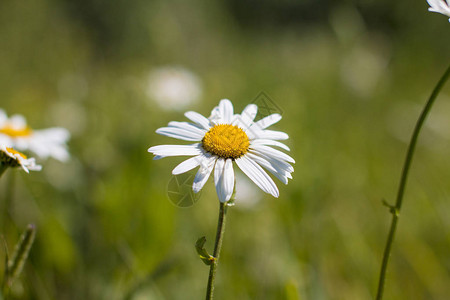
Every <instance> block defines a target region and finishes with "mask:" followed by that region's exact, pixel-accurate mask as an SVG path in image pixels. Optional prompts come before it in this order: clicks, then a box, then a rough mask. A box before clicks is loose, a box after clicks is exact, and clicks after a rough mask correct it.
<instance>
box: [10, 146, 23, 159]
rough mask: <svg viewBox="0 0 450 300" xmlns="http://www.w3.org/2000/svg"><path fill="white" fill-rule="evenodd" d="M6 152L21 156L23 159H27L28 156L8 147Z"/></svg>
mask: <svg viewBox="0 0 450 300" xmlns="http://www.w3.org/2000/svg"><path fill="white" fill-rule="evenodd" d="M6 150H8V152H9V153H11V154H19V155H20V156H21V157H22V158H23V159H27V156H26V155H25V154H23V153H22V152H19V151H16V150H14V149H13V148H8V147H6Z"/></svg>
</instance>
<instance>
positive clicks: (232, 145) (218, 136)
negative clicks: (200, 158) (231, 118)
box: [202, 124, 250, 158]
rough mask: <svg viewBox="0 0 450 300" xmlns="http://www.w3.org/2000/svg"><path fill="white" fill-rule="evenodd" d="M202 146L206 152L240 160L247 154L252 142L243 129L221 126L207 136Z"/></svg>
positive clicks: (214, 128)
mask: <svg viewBox="0 0 450 300" xmlns="http://www.w3.org/2000/svg"><path fill="white" fill-rule="evenodd" d="M202 146H203V149H205V150H206V151H208V152H210V153H212V154H215V155H217V156H220V157H223V158H239V157H241V156H242V155H244V154H245V153H247V151H248V147H249V146H250V140H249V139H248V136H247V134H246V133H245V132H244V130H242V129H241V128H239V127H237V126H234V125H229V124H219V125H215V126H214V127H212V128H211V129H210V130H209V131H208V132H207V133H206V134H205V136H204V137H203V139H202Z"/></svg>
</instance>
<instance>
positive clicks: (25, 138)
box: [0, 109, 70, 161]
mask: <svg viewBox="0 0 450 300" xmlns="http://www.w3.org/2000/svg"><path fill="white" fill-rule="evenodd" d="M69 138H70V133H69V132H68V131H67V129H65V128H61V127H54V128H48V129H41V130H33V129H31V128H30V127H29V126H28V125H27V122H26V120H25V118H24V117H23V116H22V115H13V116H11V117H10V118H8V116H7V115H6V113H5V111H3V110H2V109H0V144H1V145H5V146H6V147H11V148H15V149H18V150H20V151H26V150H30V151H32V152H34V153H35V154H36V155H37V156H39V157H41V158H48V157H53V158H55V159H57V160H60V161H66V160H68V159H69V152H68V151H67V145H66V143H67V141H68V140H69Z"/></svg>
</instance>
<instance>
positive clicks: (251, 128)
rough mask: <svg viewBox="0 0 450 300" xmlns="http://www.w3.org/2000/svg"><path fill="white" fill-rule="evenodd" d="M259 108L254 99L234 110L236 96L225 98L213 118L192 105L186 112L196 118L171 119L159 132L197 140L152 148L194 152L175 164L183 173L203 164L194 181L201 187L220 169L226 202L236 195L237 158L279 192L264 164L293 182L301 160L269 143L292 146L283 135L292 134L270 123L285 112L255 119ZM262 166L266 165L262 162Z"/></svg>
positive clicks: (217, 179) (164, 153)
mask: <svg viewBox="0 0 450 300" xmlns="http://www.w3.org/2000/svg"><path fill="white" fill-rule="evenodd" d="M257 111H258V107H257V106H256V105H255V104H249V105H247V107H245V108H244V110H243V111H242V114H234V112H233V105H232V104H231V102H230V100H227V99H224V100H221V101H220V103H219V105H218V106H217V107H215V108H214V109H213V110H212V112H211V116H210V117H209V118H205V117H204V116H202V115H200V114H199V113H196V112H193V111H188V112H186V113H185V114H184V115H185V116H186V117H187V118H188V119H190V120H191V121H192V122H193V123H189V122H170V123H169V126H168V127H163V128H159V129H158V130H156V133H159V134H162V135H165V136H169V137H173V138H177V139H181V140H185V141H194V142H196V143H194V144H191V145H161V146H154V147H151V148H150V149H148V151H149V152H151V153H153V154H154V155H155V158H154V159H160V158H163V157H168V156H194V157H192V158H189V159H187V160H185V161H183V162H182V163H180V164H179V165H178V166H176V167H175V169H173V171H172V174H174V175H177V174H181V173H184V172H187V171H189V170H192V169H194V168H196V167H198V166H200V168H199V170H198V172H197V174H196V176H195V178H194V184H193V187H192V188H193V191H194V192H195V193H197V192H199V191H200V190H201V189H202V187H203V186H204V185H205V183H206V181H207V180H208V178H209V176H210V174H211V173H212V171H213V169H214V170H215V171H214V183H215V186H216V191H217V195H218V196H219V200H220V201H221V202H227V201H228V200H230V198H231V196H232V194H233V190H234V178H235V176H234V171H233V162H235V163H236V164H237V166H238V167H239V168H240V169H241V170H242V172H244V174H245V175H247V176H248V177H249V178H250V179H251V180H252V181H253V182H254V183H255V184H256V185H257V186H258V187H259V188H260V189H262V190H263V191H264V192H266V193H268V194H271V195H272V196H274V197H278V196H279V191H278V188H277V186H276V185H275V183H274V182H273V180H272V178H271V177H270V176H269V175H268V174H267V172H266V171H265V170H264V169H263V168H262V167H264V168H265V169H266V170H268V171H269V172H271V173H272V174H273V175H274V176H275V177H277V178H278V179H279V180H281V181H282V182H283V183H285V184H287V183H288V179H291V178H292V176H291V173H292V172H293V171H294V168H293V167H292V166H291V164H290V163H295V161H294V159H293V158H292V157H290V156H289V155H287V154H285V153H283V152H281V151H279V150H276V149H274V148H272V147H269V146H275V147H279V148H282V149H284V150H287V151H289V148H288V147H287V146H286V145H285V144H283V143H281V142H278V141H277V140H286V139H288V138H289V136H288V135H287V134H286V133H284V132H280V131H273V130H267V129H266V128H267V127H269V126H271V125H273V124H275V123H277V122H278V121H280V120H281V115H279V114H272V115H270V116H267V117H265V118H263V119H261V120H259V121H257V122H254V119H255V117H256V114H257ZM261 166H262V167H261Z"/></svg>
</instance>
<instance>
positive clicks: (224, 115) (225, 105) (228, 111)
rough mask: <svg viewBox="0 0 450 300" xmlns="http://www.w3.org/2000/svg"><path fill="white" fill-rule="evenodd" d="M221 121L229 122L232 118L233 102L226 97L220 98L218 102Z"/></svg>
mask: <svg viewBox="0 0 450 300" xmlns="http://www.w3.org/2000/svg"><path fill="white" fill-rule="evenodd" d="M219 113H220V117H221V121H222V122H223V123H226V124H230V123H231V121H232V118H233V104H232V103H231V101H230V100H228V99H222V100H220V103H219Z"/></svg>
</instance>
